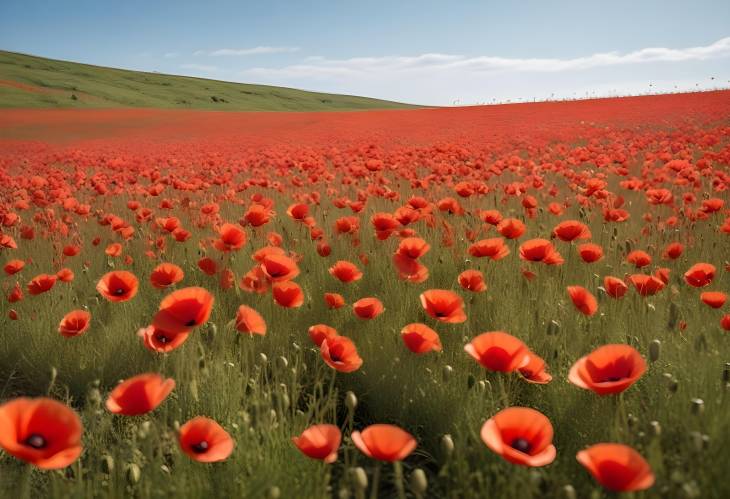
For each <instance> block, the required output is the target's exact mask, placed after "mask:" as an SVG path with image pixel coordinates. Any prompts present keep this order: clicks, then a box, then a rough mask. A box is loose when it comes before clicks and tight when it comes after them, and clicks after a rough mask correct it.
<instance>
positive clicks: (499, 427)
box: [481, 407, 557, 466]
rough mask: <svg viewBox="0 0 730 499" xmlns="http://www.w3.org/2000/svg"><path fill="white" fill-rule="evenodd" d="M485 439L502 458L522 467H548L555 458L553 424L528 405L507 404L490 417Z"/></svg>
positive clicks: (483, 433)
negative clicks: (509, 405) (512, 405)
mask: <svg viewBox="0 0 730 499" xmlns="http://www.w3.org/2000/svg"><path fill="white" fill-rule="evenodd" d="M481 437H482V441H483V442H484V443H485V444H486V445H487V447H489V448H490V449H491V450H492V451H494V452H495V453H496V454H498V455H499V456H501V457H502V459H504V460H506V461H509V462H510V463H513V464H518V465H520V466H545V465H548V464H550V463H552V462H553V461H554V460H555V456H556V454H557V452H556V450H555V446H554V445H553V425H552V424H551V423H550V420H549V419H548V418H547V417H546V416H545V415H544V414H542V413H541V412H539V411H536V410H535V409H530V408H529V407H508V408H506V409H503V410H501V411H499V412H498V413H497V414H495V415H494V416H492V417H491V418H490V419H488V420H487V422H486V423H484V425H483V426H482V430H481Z"/></svg>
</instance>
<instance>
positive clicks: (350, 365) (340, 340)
mask: <svg viewBox="0 0 730 499" xmlns="http://www.w3.org/2000/svg"><path fill="white" fill-rule="evenodd" d="M319 353H320V355H322V359H324V361H325V363H326V364H327V365H328V366H330V367H331V368H332V369H336V370H337V371H340V372H343V373H349V372H352V371H357V370H358V369H360V366H361V365H362V358H360V356H359V355H358V353H357V347H355V343H353V342H352V340H351V339H349V338H345V337H344V336H333V337H331V338H325V339H324V341H322V344H321V345H320V346H319Z"/></svg>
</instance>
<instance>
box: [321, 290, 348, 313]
mask: <svg viewBox="0 0 730 499" xmlns="http://www.w3.org/2000/svg"><path fill="white" fill-rule="evenodd" d="M324 301H325V302H327V307H328V308H330V309H336V308H340V307H344V306H345V298H344V297H343V296H342V295H341V294H339V293H325V294H324Z"/></svg>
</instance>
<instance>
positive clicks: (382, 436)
mask: <svg viewBox="0 0 730 499" xmlns="http://www.w3.org/2000/svg"><path fill="white" fill-rule="evenodd" d="M350 438H352V443H354V444H355V447H357V448H358V449H359V450H360V452H362V453H363V454H365V455H366V456H368V457H370V458H372V459H377V460H378V461H388V462H395V461H402V460H404V459H405V458H407V457H408V456H409V455H410V453H411V452H413V451H414V450H415V449H416V446H417V445H418V444H417V442H416V439H415V438H413V435H411V434H410V433H408V432H407V431H405V430H403V429H401V428H399V427H397V426H395V425H389V424H374V425H370V426H368V427H367V428H365V429H364V430H363V431H362V432H359V431H353V432H352V434H351V435H350Z"/></svg>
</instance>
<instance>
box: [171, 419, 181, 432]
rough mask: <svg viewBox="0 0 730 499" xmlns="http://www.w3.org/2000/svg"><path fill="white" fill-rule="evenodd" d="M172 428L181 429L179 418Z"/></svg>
mask: <svg viewBox="0 0 730 499" xmlns="http://www.w3.org/2000/svg"><path fill="white" fill-rule="evenodd" d="M172 429H173V430H175V431H180V421H178V420H177V419H176V420H175V421H173V422H172Z"/></svg>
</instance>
